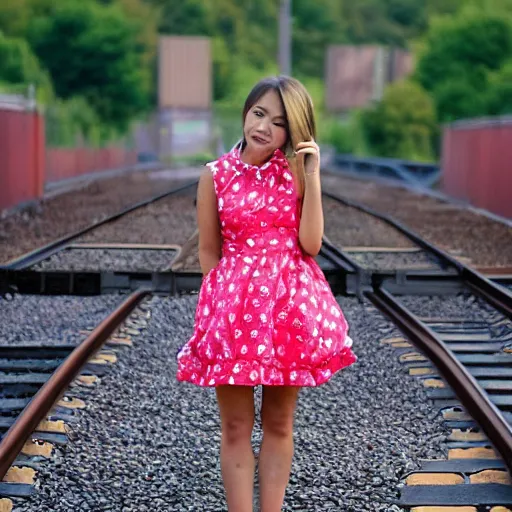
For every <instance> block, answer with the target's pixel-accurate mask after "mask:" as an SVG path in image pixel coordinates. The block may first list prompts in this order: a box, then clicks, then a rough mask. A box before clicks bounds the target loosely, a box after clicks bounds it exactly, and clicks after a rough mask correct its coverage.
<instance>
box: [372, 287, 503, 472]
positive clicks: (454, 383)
mask: <svg viewBox="0 0 512 512" xmlns="http://www.w3.org/2000/svg"><path fill="white" fill-rule="evenodd" d="M365 295H366V296H367V297H368V299H369V300H370V301H371V302H372V303H373V304H374V305H375V306H376V307H377V308H378V309H380V310H381V311H382V312H383V313H385V314H386V315H388V316H389V317H390V318H391V320H392V321H393V322H394V323H395V324H396V325H397V326H398V327H399V329H400V330H401V331H402V332H403V333H404V334H405V335H406V336H407V338H409V339H410V340H411V341H412V342H413V343H414V344H415V345H416V346H417V347H418V348H419V349H420V350H421V351H422V352H423V353H424V354H425V355H426V356H427V357H428V358H429V359H430V360H431V361H432V363H433V364H434V365H435V366H436V367H437V369H438V370H439V373H440V374H441V376H442V377H443V379H444V380H446V382H447V383H448V384H449V386H450V387H451V388H452V389H453V390H454V392H455V393H456V395H457V397H458V398H459V400H460V401H461V403H462V405H463V406H464V407H465V408H466V410H467V411H468V412H469V414H470V415H471V416H472V417H473V418H474V419H475V421H476V422H477V423H478V424H479V425H480V426H481V427H482V430H483V431H484V432H485V434H486V436H487V438H488V439H489V441H490V442H491V443H492V444H493V446H494V447H495V448H496V450H497V451H498V452H499V453H500V455H501V456H502V457H503V460H504V461H505V464H506V465H507V467H508V469H509V471H510V472H511V473H512V429H511V427H510V425H509V424H508V423H507V421H506V419H505V418H504V417H503V415H502V414H501V412H500V411H499V409H498V408H497V407H496V406H495V405H494V404H493V403H492V402H491V401H490V400H489V397H488V396H487V394H486V392H485V391H484V390H483V389H482V388H481V386H480V385H479V384H478V382H477V381H476V379H475V378H474V377H473V376H472V375H471V374H470V373H469V372H468V371H467V370H466V368H465V367H464V366H463V365H462V363H460V361H459V360H458V359H457V358H456V357H455V356H454V354H453V352H452V351H451V350H450V349H449V348H448V347H447V346H446V344H445V343H444V342H443V341H442V340H441V339H439V338H438V337H437V336H436V334H435V333H434V332H433V331H432V330H431V329H430V328H429V327H428V326H426V325H425V324H424V323H423V322H421V321H420V320H419V319H418V318H417V317H416V316H415V315H413V314H412V313H411V312H410V311H408V310H407V309H405V308H404V307H403V306H402V305H400V304H399V303H398V302H397V301H396V300H395V299H394V297H393V296H392V295H391V294H390V293H389V292H387V291H386V290H383V289H377V290H375V291H373V292H365Z"/></svg>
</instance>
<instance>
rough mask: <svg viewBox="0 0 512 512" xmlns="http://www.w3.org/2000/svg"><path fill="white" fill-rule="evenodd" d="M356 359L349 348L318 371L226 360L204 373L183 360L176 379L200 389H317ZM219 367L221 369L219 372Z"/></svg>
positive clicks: (211, 366) (256, 362)
mask: <svg viewBox="0 0 512 512" xmlns="http://www.w3.org/2000/svg"><path fill="white" fill-rule="evenodd" d="M357 360H358V359H357V356H356V355H355V354H354V352H353V351H352V350H351V349H350V348H347V349H345V350H344V351H343V352H342V353H341V354H337V355H334V356H333V357H331V358H330V359H329V360H328V361H326V362H324V363H323V364H322V365H321V366H319V367H316V368H278V367H277V366H275V365H272V364H268V365H265V366H263V365H262V363H261V361H225V362H223V363H222V366H221V367H220V363H214V364H211V365H207V366H206V368H205V369H204V370H203V371H202V372H198V371H193V370H192V371H190V370H187V363H186V362H185V361H180V362H179V366H178V374H177V379H178V381H180V382H189V383H191V384H195V385H197V386H200V387H216V386H224V385H231V386H260V385H262V386H299V387H316V386H320V385H321V384H325V383H326V382H327V381H328V380H330V379H331V377H332V376H333V375H334V374H335V373H336V372H338V371H340V370H342V369H344V368H347V367H348V366H350V365H352V364H354V363H356V362H357ZM219 367H220V369H219Z"/></svg>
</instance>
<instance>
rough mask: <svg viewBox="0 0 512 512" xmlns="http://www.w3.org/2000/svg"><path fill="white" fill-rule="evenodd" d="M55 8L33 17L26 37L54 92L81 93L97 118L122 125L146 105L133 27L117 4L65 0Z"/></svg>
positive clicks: (68, 95) (64, 93) (144, 78)
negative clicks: (52, 10) (50, 80)
mask: <svg viewBox="0 0 512 512" xmlns="http://www.w3.org/2000/svg"><path fill="white" fill-rule="evenodd" d="M54 9H55V10H54V12H53V15H52V16H51V17H38V18H36V19H35V20H33V21H32V22H31V23H30V24H29V26H28V29H27V32H28V33H27V36H28V40H29V41H30V43H31V45H32V47H33V48H34V50H35V52H36V54H37V55H38V56H39V58H40V60H41V61H42V62H43V63H44V64H45V66H46V67H47V69H48V70H49V72H50V74H51V76H52V79H53V83H54V87H55V91H56V93H57V94H58V95H59V97H61V98H64V99H67V98H71V97H73V96H83V97H84V98H86V99H87V101H88V102H89V103H90V104H91V105H92V106H93V108H94V109H95V111H96V112H97V114H98V117H99V118H100V119H101V121H102V122H104V123H106V124H108V125H111V126H113V127H116V128H120V129H123V128H125V127H126V126H127V124H128V122H129V121H130V119H131V118H132V117H133V116H134V115H136V114H137V113H139V112H141V111H142V110H143V109H144V108H145V107H146V100H147V94H148V91H147V90H145V84H147V83H148V82H147V80H146V77H145V76H144V72H145V71H144V70H142V69H141V49H140V47H139V45H138V44H137V43H136V40H135V36H136V34H137V32H136V27H135V26H134V24H133V23H132V22H130V21H129V20H128V19H127V18H126V16H124V14H123V12H122V11H121V10H120V9H119V8H118V7H116V6H99V5H97V4H94V3H90V2H89V3H87V2H86V3H83V2H82V3H80V2H78V1H69V2H64V3H61V4H58V5H56V6H55V8H54ZM63 38H65V39H66V44H62V41H63ZM146 72H147V70H146Z"/></svg>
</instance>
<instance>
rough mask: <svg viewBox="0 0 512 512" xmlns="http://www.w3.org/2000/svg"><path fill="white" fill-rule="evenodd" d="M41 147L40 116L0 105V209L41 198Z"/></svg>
mask: <svg viewBox="0 0 512 512" xmlns="http://www.w3.org/2000/svg"><path fill="white" fill-rule="evenodd" d="M44 147H45V141H44V120H43V118H42V116H41V115H40V114H38V113H37V112H27V111H25V110H24V109H23V108H22V107H17V106H15V105H3V106H2V105H0V210H3V209H5V208H10V207H12V206H15V205H17V204H20V203H23V202H26V201H30V200H32V199H34V198H36V197H40V196H41V195H42V193H43V186H44V183H43V182H44Z"/></svg>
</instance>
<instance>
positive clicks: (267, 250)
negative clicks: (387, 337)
mask: <svg viewBox="0 0 512 512" xmlns="http://www.w3.org/2000/svg"><path fill="white" fill-rule="evenodd" d="M208 166H209V167H210V169H211V171H212V173H213V180H214V186H215V192H216V195H217V205H218V211H219V218H220V223H221V231H222V241H223V245H222V258H221V260H220V261H219V263H218V265H217V266H216V267H215V268H213V269H212V270H211V271H210V272H209V273H208V274H207V275H206V276H205V278H204V280H203V283H202V286H201V290H200V292H199V298H198V304H197V310H196V315H195V326H194V332H193V335H192V337H191V339H190V340H189V341H188V342H187V343H186V344H185V345H184V346H183V348H182V349H181V350H180V352H179V354H178V374H177V378H178V380H180V381H188V382H192V383H194V384H197V385H199V386H218V385H224V384H231V385H246V386H256V385H259V384H262V385H276V386H280V385H292V386H318V385H320V384H323V383H325V382H326V381H327V380H329V379H330V377H331V376H332V375H333V374H334V373H335V372H337V371H338V370H340V369H342V368H344V367H346V366H349V365H351V364H353V363H355V362H356V361H357V357H356V356H355V354H354V353H353V352H352V350H351V346H352V340H351V339H350V337H349V336H348V335H347V330H348V326H347V322H346V320H345V318H344V316H343V313H342V311H341V309H340V307H339V306H338V304H337V302H336V300H335V298H334V296H333V295H332V292H331V290H330V288H329V285H328V283H327V282H326V280H325V277H324V274H323V273H322V271H321V269H320V267H319V266H318V264H317V263H316V261H315V260H314V259H313V258H312V257H310V256H308V255H307V254H306V253H304V252H303V251H302V249H301V247H300V245H299V222H300V208H301V201H300V199H299V198H298V196H297V193H296V191H295V186H294V182H293V177H292V174H291V172H290V170H289V168H288V161H287V160H286V158H285V156H284V155H283V153H282V152H281V151H280V150H276V151H275V152H274V154H273V156H272V157H271V159H270V160H269V161H268V162H266V163H265V164H264V165H263V166H261V167H257V166H250V165H248V164H245V163H244V162H242V161H241V159H240V151H239V149H238V148H235V149H233V150H232V151H231V152H229V153H228V154H226V155H224V156H223V157H221V158H220V159H219V160H217V161H215V162H212V163H210V164H208Z"/></svg>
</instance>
